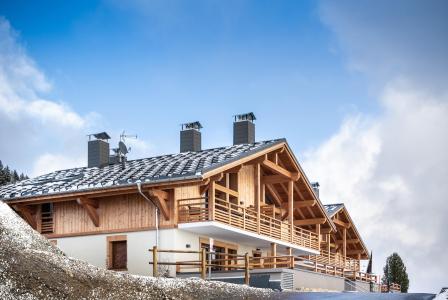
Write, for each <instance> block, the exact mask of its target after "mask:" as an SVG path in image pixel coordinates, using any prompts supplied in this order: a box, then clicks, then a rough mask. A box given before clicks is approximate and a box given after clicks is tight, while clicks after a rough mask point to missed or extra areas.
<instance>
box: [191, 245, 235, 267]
mask: <svg viewBox="0 0 448 300" xmlns="http://www.w3.org/2000/svg"><path fill="white" fill-rule="evenodd" d="M199 243H200V246H201V248H205V249H206V251H207V252H209V251H210V244H209V239H208V238H200V239H199ZM237 249H238V246H236V245H233V244H229V243H225V242H221V241H216V240H214V241H213V251H214V252H215V254H212V255H211V257H210V254H207V262H208V261H210V260H211V262H212V264H213V265H215V266H213V267H212V268H211V269H212V271H223V270H228V269H230V270H233V269H231V268H227V267H226V266H227V265H230V264H232V258H235V256H231V255H229V254H237ZM222 259H224V260H222ZM237 263H238V261H237V260H235V261H233V264H237Z"/></svg>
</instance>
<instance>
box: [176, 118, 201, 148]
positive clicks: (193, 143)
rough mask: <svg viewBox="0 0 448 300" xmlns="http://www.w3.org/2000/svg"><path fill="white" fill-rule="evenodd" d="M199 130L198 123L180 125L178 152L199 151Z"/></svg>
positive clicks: (199, 125) (199, 124)
mask: <svg viewBox="0 0 448 300" xmlns="http://www.w3.org/2000/svg"><path fill="white" fill-rule="evenodd" d="M201 128H202V125H201V123H199V121H196V122H191V123H184V124H182V130H181V131H180V152H189V151H201Z"/></svg>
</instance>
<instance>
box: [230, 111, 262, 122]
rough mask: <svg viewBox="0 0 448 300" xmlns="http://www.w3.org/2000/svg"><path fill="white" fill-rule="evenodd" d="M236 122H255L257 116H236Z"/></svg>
mask: <svg viewBox="0 0 448 300" xmlns="http://www.w3.org/2000/svg"><path fill="white" fill-rule="evenodd" d="M233 117H234V118H235V122H241V121H251V122H253V121H255V120H256V119H257V118H256V117H255V114H254V113H253V112H249V113H245V114H239V115H234V116H233Z"/></svg>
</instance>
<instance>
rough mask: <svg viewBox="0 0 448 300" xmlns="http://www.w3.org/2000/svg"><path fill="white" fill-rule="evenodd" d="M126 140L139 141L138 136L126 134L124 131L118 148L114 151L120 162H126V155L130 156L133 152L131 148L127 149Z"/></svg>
mask: <svg viewBox="0 0 448 300" xmlns="http://www.w3.org/2000/svg"><path fill="white" fill-rule="evenodd" d="M126 139H137V135H136V134H126V132H125V131H124V130H123V132H122V133H121V134H120V141H119V142H118V147H117V148H113V149H112V150H113V151H114V153H115V156H116V157H117V160H118V162H123V161H126V154H128V153H129V152H130V151H131V147H127V146H126V144H125V142H126Z"/></svg>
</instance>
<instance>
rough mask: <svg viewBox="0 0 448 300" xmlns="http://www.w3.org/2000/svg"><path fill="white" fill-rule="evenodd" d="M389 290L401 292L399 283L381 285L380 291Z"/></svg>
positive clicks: (385, 291)
mask: <svg viewBox="0 0 448 300" xmlns="http://www.w3.org/2000/svg"><path fill="white" fill-rule="evenodd" d="M389 291H391V292H395V293H400V292H401V285H399V284H398V283H394V282H393V283H391V284H390V285H389V287H388V286H387V284H382V285H381V293H388V292H389Z"/></svg>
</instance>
